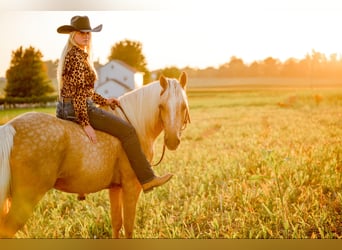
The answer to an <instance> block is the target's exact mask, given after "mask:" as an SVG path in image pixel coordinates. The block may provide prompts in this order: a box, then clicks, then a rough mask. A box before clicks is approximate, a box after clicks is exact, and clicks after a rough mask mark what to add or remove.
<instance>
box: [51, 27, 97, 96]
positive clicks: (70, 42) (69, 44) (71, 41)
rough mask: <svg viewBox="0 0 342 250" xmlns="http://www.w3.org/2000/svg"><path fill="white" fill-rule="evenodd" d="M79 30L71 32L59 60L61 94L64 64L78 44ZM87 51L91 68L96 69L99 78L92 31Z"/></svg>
mask: <svg viewBox="0 0 342 250" xmlns="http://www.w3.org/2000/svg"><path fill="white" fill-rule="evenodd" d="M76 32H77V31H73V32H71V33H70V35H69V39H68V41H67V43H66V44H65V46H64V49H63V51H62V54H61V57H60V59H59V61H58V66H57V82H58V93H59V95H60V93H61V89H62V87H63V78H62V74H63V69H64V64H65V57H66V55H67V54H68V52H69V50H70V49H71V48H72V47H73V46H77V47H79V46H78V45H77V43H76V42H75V39H74V37H75V34H76ZM85 52H87V54H88V57H87V59H88V60H87V61H88V64H89V66H90V68H91V69H92V70H93V71H94V73H95V75H96V78H97V73H96V70H95V67H94V62H93V53H92V41H91V32H90V41H89V45H88V46H87V47H86V50H85Z"/></svg>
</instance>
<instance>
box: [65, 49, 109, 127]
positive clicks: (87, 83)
mask: <svg viewBox="0 0 342 250" xmlns="http://www.w3.org/2000/svg"><path fill="white" fill-rule="evenodd" d="M87 57H88V54H87V53H86V52H84V51H83V50H82V49H80V48H79V47H77V46H73V47H72V48H71V49H70V50H69V52H68V53H67V55H66V57H65V62H64V69H63V72H62V81H63V87H62V89H61V93H60V96H61V97H66V98H72V100H73V105H74V110H75V114H76V121H77V122H78V123H79V124H80V125H81V126H83V127H84V126H87V125H89V117H88V112H87V99H89V98H90V99H92V100H93V102H95V103H96V104H99V105H103V106H104V105H107V99H105V98H104V97H102V96H101V95H99V94H97V93H95V91H94V84H95V80H96V75H95V73H94V71H93V70H92V68H91V67H90V66H89V64H88V61H87Z"/></svg>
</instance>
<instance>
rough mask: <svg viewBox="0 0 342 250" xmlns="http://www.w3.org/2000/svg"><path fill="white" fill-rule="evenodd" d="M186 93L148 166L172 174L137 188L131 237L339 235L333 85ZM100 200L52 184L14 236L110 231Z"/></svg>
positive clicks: (341, 129) (339, 149)
mask: <svg viewBox="0 0 342 250" xmlns="http://www.w3.org/2000/svg"><path fill="white" fill-rule="evenodd" d="M188 95H189V103H190V112H191V121H192V122H191V124H189V125H188V127H187V129H186V130H185V131H184V132H183V137H182V142H181V145H180V147H179V148H178V149H177V150H176V151H167V152H166V156H165V158H164V160H163V162H162V163H161V165H159V166H157V167H155V171H156V172H157V173H158V174H163V173H165V172H172V173H174V174H175V176H174V178H173V179H172V180H171V181H170V182H169V183H168V184H166V185H164V186H162V187H159V188H157V189H155V190H154V191H153V192H151V193H148V194H141V196H140V199H139V201H138V207H137V215H136V223H135V232H134V237H135V238H191V239H193V238H238V239H241V238H243V239H246V238H248V239H249V238H252V239H256V238H296V239H298V238H299V239H302V238H342V88H340V89H338V88H336V89H321V90H320V89H315V88H307V89H305V88H301V89H294V88H287V89H269V90H267V89H263V90H255V89H254V90H251V89H249V90H246V89H244V90H243V91H241V90H239V89H236V88H234V89H233V90H231V89H227V88H226V89H225V88H220V89H218V88H212V89H210V90H208V89H207V90H203V89H198V90H196V89H190V90H189V93H188ZM23 111H26V110H20V111H13V110H11V111H4V110H3V111H0V114H1V117H0V123H4V122H5V120H8V119H10V118H11V117H13V116H15V115H17V114H18V113H20V112H23ZM6 112H7V113H6ZM39 112H48V113H54V110H53V109H51V108H50V109H41V110H39ZM161 139H162V138H159V140H158V143H157V145H156V156H155V161H157V160H158V159H159V157H160V155H161V151H162V140H161ZM109 206H110V205H109V199H108V193H107V191H101V192H99V193H95V194H90V195H88V196H87V198H86V200H85V201H78V200H77V196H76V195H74V194H66V193H62V192H59V191H55V190H51V191H50V192H49V193H48V194H47V195H46V196H45V197H44V198H43V200H41V202H40V203H39V204H38V206H37V208H36V209H35V212H34V214H33V215H32V216H31V218H30V220H29V221H28V222H27V224H26V226H25V227H24V228H23V229H22V230H21V231H19V232H18V233H17V234H16V237H17V238H110V237H111V223H110V216H109Z"/></svg>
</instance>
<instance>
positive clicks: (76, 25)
mask: <svg viewBox="0 0 342 250" xmlns="http://www.w3.org/2000/svg"><path fill="white" fill-rule="evenodd" d="M101 29H102V24H101V25H99V26H97V27H96V28H94V29H92V28H91V26H90V22H89V19H88V17H87V16H74V17H72V18H71V23H70V25H63V26H60V27H59V28H58V29H57V32H58V33H61V34H69V39H68V42H67V44H66V45H65V48H64V50H63V52H62V55H61V58H60V60H59V64H58V69H57V80H58V84H59V102H58V104H57V110H56V115H57V117H59V118H62V119H66V120H72V121H75V122H77V123H78V124H80V125H81V126H82V128H83V130H84V132H85V133H86V134H87V136H88V137H89V139H90V140H91V141H92V142H93V143H96V134H95V131H94V129H98V130H101V131H104V132H107V133H109V134H111V135H113V136H115V137H117V138H118V139H119V140H120V141H121V144H122V146H123V148H124V150H125V152H126V154H127V157H128V159H129V161H130V164H131V166H132V168H133V170H134V172H135V174H136V176H137V178H138V180H139V182H140V183H141V185H142V188H143V190H144V192H145V193H146V192H148V191H150V190H152V189H153V188H154V187H157V186H160V185H163V184H164V183H166V182H167V181H169V180H170V179H171V177H172V174H166V175H164V176H162V177H158V176H155V174H154V172H153V170H152V168H151V165H150V163H149V162H148V161H147V159H146V157H145V155H144V153H143V152H142V149H141V145H140V142H139V139H138V136H137V134H136V131H135V129H134V128H133V127H132V126H131V125H130V124H129V123H127V122H126V121H124V120H122V119H120V118H119V117H116V116H115V115H113V114H111V113H109V112H106V111H104V110H102V109H99V108H97V107H96V106H95V103H96V104H99V105H102V106H103V105H111V104H119V101H118V100H117V99H115V98H110V99H106V98H104V97H102V96H101V95H99V94H97V93H95V92H94V83H95V81H96V77H97V75H96V71H95V69H94V64H93V62H92V60H91V55H92V54H91V52H92V51H91V48H92V46H91V34H92V32H99V31H101Z"/></svg>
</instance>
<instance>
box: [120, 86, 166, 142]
mask: <svg viewBox="0 0 342 250" xmlns="http://www.w3.org/2000/svg"><path fill="white" fill-rule="evenodd" d="M160 91H161V87H160V84H159V82H154V83H150V84H148V85H145V86H143V87H141V88H140V89H137V90H134V91H132V92H129V93H128V94H125V95H123V96H122V97H120V103H121V106H122V108H123V109H124V110H125V112H126V115H127V116H128V118H129V120H130V122H131V123H132V125H133V126H134V128H135V130H136V132H137V134H138V137H139V139H140V141H141V143H142V144H151V146H153V143H154V141H155V140H156V138H157V137H158V136H159V134H160V133H161V132H162V130H163V126H162V123H161V120H160V118H159V97H160Z"/></svg>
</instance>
